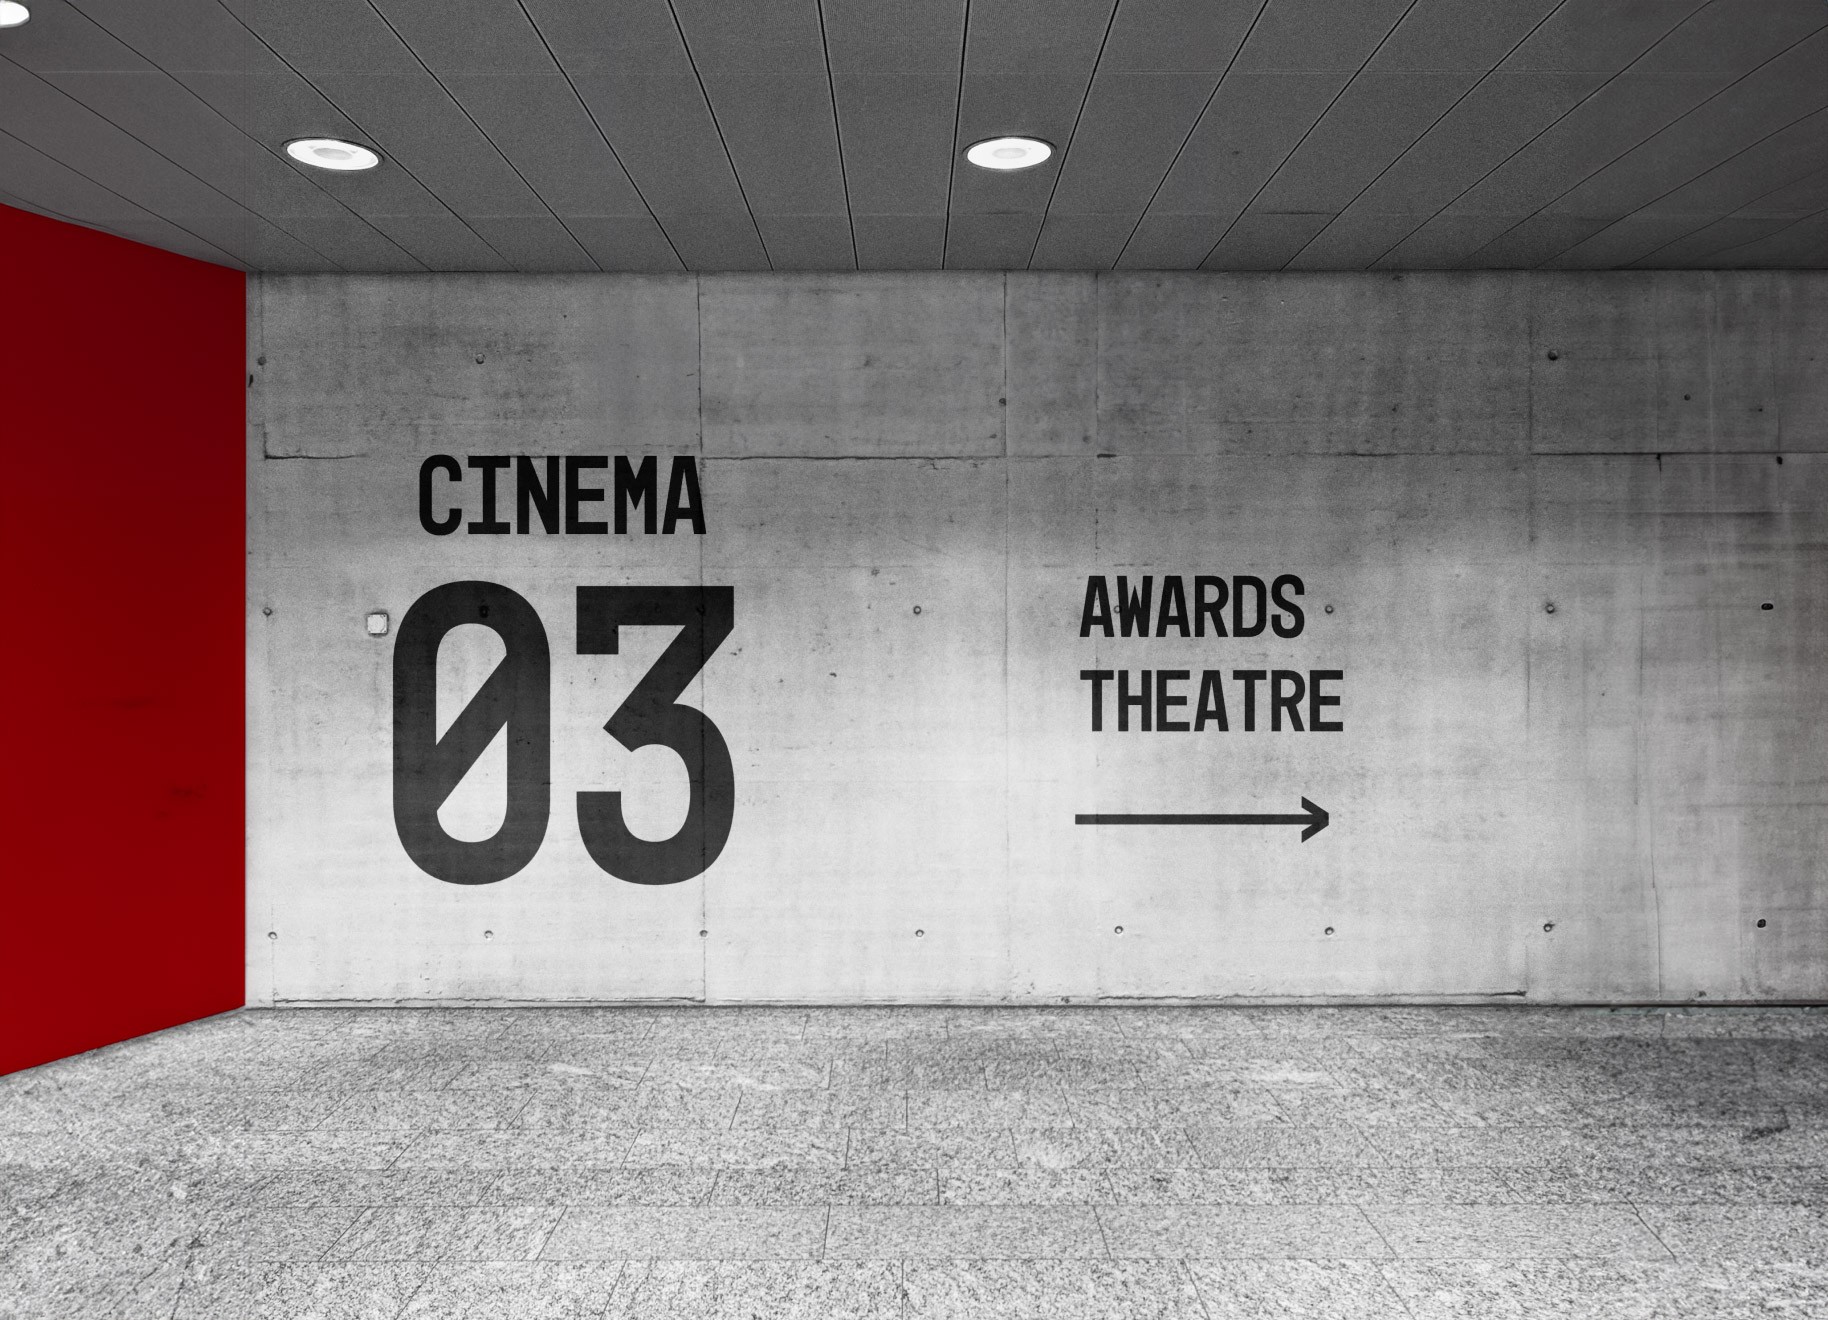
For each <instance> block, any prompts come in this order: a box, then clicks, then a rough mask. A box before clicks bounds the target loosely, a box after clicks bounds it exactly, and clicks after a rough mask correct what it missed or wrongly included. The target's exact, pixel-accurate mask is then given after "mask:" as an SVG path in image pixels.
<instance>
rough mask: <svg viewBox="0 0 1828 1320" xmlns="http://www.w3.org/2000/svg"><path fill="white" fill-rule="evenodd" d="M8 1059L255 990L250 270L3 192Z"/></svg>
mask: <svg viewBox="0 0 1828 1320" xmlns="http://www.w3.org/2000/svg"><path fill="white" fill-rule="evenodd" d="M0 252H4V254H5V263H6V271H5V274H4V276H0V365H3V371H0V380H3V381H4V383H5V385H4V388H5V392H4V395H3V396H0V436H3V438H4V443H3V444H0V463H3V464H4V467H3V469H0V470H3V471H4V473H5V482H4V487H3V488H4V490H5V496H6V499H5V509H4V512H3V513H0V538H4V539H3V540H0V545H3V546H4V549H5V572H6V589H5V601H6V617H7V619H8V621H9V625H10V626H9V629H8V636H7V637H6V638H5V641H4V654H5V656H6V659H5V662H4V668H5V672H6V675H7V681H6V693H7V698H8V700H7V706H8V709H7V716H6V726H7V736H6V738H5V739H4V742H3V743H0V749H3V750H0V765H3V766H4V769H3V770H0V774H3V775H4V780H3V781H0V783H3V785H4V787H3V789H0V793H3V796H0V802H4V813H5V814H4V822H5V831H6V842H5V852H4V856H5V863H4V878H3V879H0V894H3V895H4V909H3V910H4V914H5V916H4V928H3V931H0V951H3V952H0V1072H8V1071H11V1070H13V1069H17V1068H24V1067H29V1066H31V1065H33V1064H37V1063H42V1062H45V1061H46V1060H49V1059H54V1058H58V1057H61V1056H63V1055H67V1054H72V1053H76V1052H78V1051H81V1050H87V1049H93V1048H94V1047H96V1046H98V1045H105V1044H107V1043H109V1042H111V1041H116V1040H122V1039H125V1038H126V1037H129V1036H135V1035H139V1034H141V1033H143V1032H147V1031H154V1030H157V1029H159V1028H161V1027H167V1026H171V1025H173V1024H175V1023H179V1022H185V1021H189V1020H191V1019H193V1018H198V1017H203V1016H206V1015H208V1014H211V1013H218V1012H222V1011H224V1010H226V1009H231V1008H235V1007H237V1006H239V1005H240V1004H241V1003H242V989H243V973H242V967H243V956H242V944H243V928H242V911H243V906H244V897H243V862H242V858H243V848H242V840H243V828H242V812H243V784H244V775H243V757H244V751H243V736H242V729H243V709H244V707H243V700H242V656H243V646H242V632H243V629H242V619H243V604H242V602H243V592H242V575H243V562H244V554H245V536H244V525H245V521H244V516H243V509H244V504H245V491H246V485H245V478H244V470H245V441H244V434H245V423H244V418H245V408H246V395H245V390H244V384H245V381H244V377H243V371H244V369H245V349H244V344H245V337H246V301H245V277H244V276H243V275H242V274H241V273H240V272H238V271H231V270H224V269H222V268H220V267H217V266H211V265H206V264H204V263H202V262H198V261H193V260H191V259H189V258H187V257H180V256H174V255H172V254H170V253H167V252H161V251H158V250H156V249H154V248H149V247H143V246H141V245H139V244H137V243H130V242H127V241H126V240H124V239H118V238H113V237H110V236H108V235H106V234H99V233H95V232H93V231H91V230H87V229H82V228H79V227H77V226H75V225H67V224H63V223H60V222H58V221H55V220H47V219H45V218H43V217H41V216H36V215H32V214H29V213H27V212H23V211H18V210H14V209H11V208H8V207H3V206H0Z"/></svg>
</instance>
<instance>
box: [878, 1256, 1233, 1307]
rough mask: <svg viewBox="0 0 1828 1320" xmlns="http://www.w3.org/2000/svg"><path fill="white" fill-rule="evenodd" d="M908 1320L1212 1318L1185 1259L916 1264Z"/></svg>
mask: <svg viewBox="0 0 1828 1320" xmlns="http://www.w3.org/2000/svg"><path fill="white" fill-rule="evenodd" d="M902 1277H903V1283H904V1285H905V1287H906V1289H907V1310H906V1312H905V1315H906V1317H907V1320H1108V1317H1113V1316H1121V1317H1124V1318H1125V1320H1205V1317H1206V1312H1205V1311H1204V1310H1203V1309H1202V1308H1201V1306H1200V1299H1199V1295H1198V1293H1197V1292H1196V1290H1195V1288H1194V1286H1193V1281H1192V1280H1191V1279H1190V1278H1189V1277H1188V1274H1187V1271H1186V1268H1185V1267H1184V1266H1183V1265H1182V1264H1181V1263H1180V1262H1178V1261H1153V1260H1125V1261H1104V1260H1086V1261H1080V1260H911V1261H909V1262H908V1263H907V1266H906V1268H905V1269H904V1271H903V1275H902Z"/></svg>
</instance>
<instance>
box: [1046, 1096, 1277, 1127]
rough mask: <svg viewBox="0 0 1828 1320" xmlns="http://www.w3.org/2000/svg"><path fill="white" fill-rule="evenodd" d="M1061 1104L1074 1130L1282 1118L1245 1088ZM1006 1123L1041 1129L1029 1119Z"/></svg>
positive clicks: (1068, 1099)
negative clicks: (1078, 1128) (1077, 1128)
mask: <svg viewBox="0 0 1828 1320" xmlns="http://www.w3.org/2000/svg"><path fill="white" fill-rule="evenodd" d="M1061 1098H1062V1099H1063V1100H1064V1103H1065V1107H1066V1109H1067V1111H1068V1112H1069V1114H1070V1115H1071V1118H1072V1122H1073V1125H1074V1126H1077V1127H1169V1126H1181V1127H1185V1126H1188V1125H1223V1124H1230V1123H1266V1122H1274V1121H1276V1120H1278V1119H1281V1118H1283V1117H1284V1115H1283V1112H1282V1110H1281V1107H1280V1106H1278V1105H1277V1103H1276V1101H1275V1099H1274V1098H1273V1097H1272V1096H1271V1095H1270V1093H1269V1092H1267V1091H1264V1090H1260V1089H1258V1088H1255V1087H1249V1086H1235V1087H1225V1086H1209V1087H1185V1088H1151V1087H1105V1088H1094V1089H1086V1090H1068V1091H1066V1092H1065V1093H1064V1095H1063V1096H1062V1097H1061ZM1044 1122H1045V1120H1042V1121H1041V1123H1044ZM1011 1123H1012V1124H1021V1125H1036V1126H1038V1125H1041V1123H1038V1122H1037V1120H1036V1119H1034V1118H1029V1117H1023V1118H1017V1119H1012V1120H1011ZM1056 1126H1058V1125H1057V1124H1056Z"/></svg>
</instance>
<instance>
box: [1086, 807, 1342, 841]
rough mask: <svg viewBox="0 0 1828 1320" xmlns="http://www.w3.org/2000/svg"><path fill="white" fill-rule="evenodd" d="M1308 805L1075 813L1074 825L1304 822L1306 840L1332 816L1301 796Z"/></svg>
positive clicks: (1301, 823) (1323, 827)
mask: <svg viewBox="0 0 1828 1320" xmlns="http://www.w3.org/2000/svg"><path fill="white" fill-rule="evenodd" d="M1301 805H1302V806H1303V807H1305V808H1306V810H1305V811H1303V812H1302V813H1301V814H1300V815H1298V816H1251V815H1237V814H1220V815H1185V816H1161V815H1102V814H1091V815H1079V816H1074V817H1073V824H1075V825H1305V826H1307V828H1306V829H1305V830H1303V831H1301V841H1302V842H1303V843H1306V842H1307V841H1308V840H1309V839H1311V838H1313V837H1314V836H1315V835H1316V834H1318V833H1320V832H1321V831H1322V830H1324V829H1325V828H1326V827H1327V822H1328V821H1330V820H1331V819H1332V817H1331V816H1330V815H1328V814H1327V812H1326V810H1325V809H1324V808H1321V807H1317V806H1315V805H1314V804H1313V803H1312V802H1309V801H1308V800H1307V799H1306V798H1302V799H1301Z"/></svg>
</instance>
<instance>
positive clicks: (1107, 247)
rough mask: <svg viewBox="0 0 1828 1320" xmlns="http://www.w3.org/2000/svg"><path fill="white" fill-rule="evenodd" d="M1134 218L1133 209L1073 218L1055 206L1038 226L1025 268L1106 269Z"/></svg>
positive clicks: (1131, 225)
mask: <svg viewBox="0 0 1828 1320" xmlns="http://www.w3.org/2000/svg"><path fill="white" fill-rule="evenodd" d="M1136 218H1137V216H1136V212H1135V211H1134V210H1125V211H1119V212H1107V213H1105V214H1102V215H1099V214H1089V215H1075V214H1071V213H1067V212H1062V211H1061V210H1060V209H1059V208H1058V207H1055V208H1053V209H1052V210H1050V211H1048V213H1047V219H1046V221H1045V222H1044V223H1043V224H1042V226H1041V236H1040V237H1039V238H1038V239H1036V240H1035V250H1034V255H1033V256H1031V257H1030V258H1029V261H1028V269H1030V270H1109V269H1111V263H1112V262H1114V261H1116V260H1117V254H1118V253H1119V252H1121V251H1123V245H1124V242H1125V240H1126V239H1128V238H1129V237H1130V231H1131V230H1133V229H1134V228H1135V227H1136Z"/></svg>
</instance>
